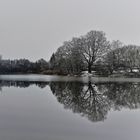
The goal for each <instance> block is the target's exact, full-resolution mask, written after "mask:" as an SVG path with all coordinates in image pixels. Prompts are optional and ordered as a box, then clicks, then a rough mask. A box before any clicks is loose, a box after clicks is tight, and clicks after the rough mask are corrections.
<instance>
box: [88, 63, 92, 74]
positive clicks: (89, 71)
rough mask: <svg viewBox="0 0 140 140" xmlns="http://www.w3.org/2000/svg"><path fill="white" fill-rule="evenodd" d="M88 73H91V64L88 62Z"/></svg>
mask: <svg viewBox="0 0 140 140" xmlns="http://www.w3.org/2000/svg"><path fill="white" fill-rule="evenodd" d="M88 73H91V64H88Z"/></svg>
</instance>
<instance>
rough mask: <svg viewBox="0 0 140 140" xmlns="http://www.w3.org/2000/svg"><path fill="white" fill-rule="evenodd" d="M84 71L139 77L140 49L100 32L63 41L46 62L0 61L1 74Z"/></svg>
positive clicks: (71, 73) (91, 32)
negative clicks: (112, 39)
mask: <svg viewBox="0 0 140 140" xmlns="http://www.w3.org/2000/svg"><path fill="white" fill-rule="evenodd" d="M83 71H88V73H92V74H97V75H105V76H108V75H112V74H118V73H124V74H125V75H126V76H127V75H134V74H135V75H134V76H139V73H140V46H136V45H124V44H123V43H121V42H120V41H119V40H117V41H112V42H110V41H108V39H107V37H106V34H105V33H104V32H102V31H90V32H88V33H87V34H86V35H83V36H80V37H75V38H72V40H70V41H65V42H64V43H63V45H62V46H60V47H59V48H58V49H57V51H56V52H55V53H53V54H52V56H51V58H50V60H49V61H48V62H47V61H46V60H44V59H40V60H38V61H36V62H31V61H29V60H27V59H19V60H3V59H1V60H0V74H7V73H8V74H13V73H42V74H59V75H68V74H69V75H80V74H82V73H83Z"/></svg>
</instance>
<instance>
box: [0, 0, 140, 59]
mask: <svg viewBox="0 0 140 140" xmlns="http://www.w3.org/2000/svg"><path fill="white" fill-rule="evenodd" d="M90 30H102V31H104V32H105V33H106V35H107V38H108V39H109V40H117V39H119V40H121V41H122V42H124V43H125V44H136V45H140V1H139V0H0V54H2V56H3V58H11V59H14V58H28V59H30V60H33V61H34V60H37V59H39V58H44V59H46V60H49V57H50V56H51V54H52V53H53V52H55V51H56V49H57V48H58V47H59V46H61V45H62V43H63V42H64V41H66V40H70V39H71V38H72V37H73V36H80V35H84V34H86V33H87V32H89V31H90Z"/></svg>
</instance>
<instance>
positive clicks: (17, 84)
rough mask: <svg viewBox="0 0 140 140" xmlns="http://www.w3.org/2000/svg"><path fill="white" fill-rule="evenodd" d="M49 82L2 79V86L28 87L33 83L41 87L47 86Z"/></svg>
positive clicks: (0, 85)
mask: <svg viewBox="0 0 140 140" xmlns="http://www.w3.org/2000/svg"><path fill="white" fill-rule="evenodd" d="M48 84H49V83H48V82H28V81H0V87H12V86H13V87H20V88H27V87H29V86H31V85H36V86H38V87H40V88H45V87H46V86H47V85H48Z"/></svg>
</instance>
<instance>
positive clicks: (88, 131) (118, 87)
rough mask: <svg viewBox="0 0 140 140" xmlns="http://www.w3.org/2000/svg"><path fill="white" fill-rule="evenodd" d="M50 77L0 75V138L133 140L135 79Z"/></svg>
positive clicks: (138, 99)
mask: <svg viewBox="0 0 140 140" xmlns="http://www.w3.org/2000/svg"><path fill="white" fill-rule="evenodd" d="M50 77H51V78H50ZM50 77H49V78H48V77H43V76H42V75H41V76H39V75H35V76H34V75H28V76H23V75H22V76H10V75H9V76H1V79H0V139H2V140H16V139H19V140H94V139H95V140H118V139H119V140H132V139H134V140H139V137H140V134H139V130H140V125H139V122H140V83H139V82H138V79H137V80H136V81H135V79H133V80H132V81H131V80H130V79H129V80H128V79H127V80H126V79H125V80H120V81H119V80H118V79H117V80H114V81H113V79H111V80H109V81H107V79H106V81H104V80H103V79H102V80H100V79H98V81H96V80H95V81H94V80H91V78H86V79H87V81H86V82H85V81H84V80H80V78H79V79H78V80H74V78H70V81H69V78H67V79H66V80H64V79H65V77H53V76H50ZM8 78H9V79H8ZM39 79H40V80H39ZM43 79H46V80H43ZM52 79H53V80H52ZM54 79H55V80H54ZM56 79H57V80H56ZM60 79H61V80H60ZM62 79H63V80H62ZM71 79H72V80H71ZM75 79H76V78H75Z"/></svg>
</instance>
